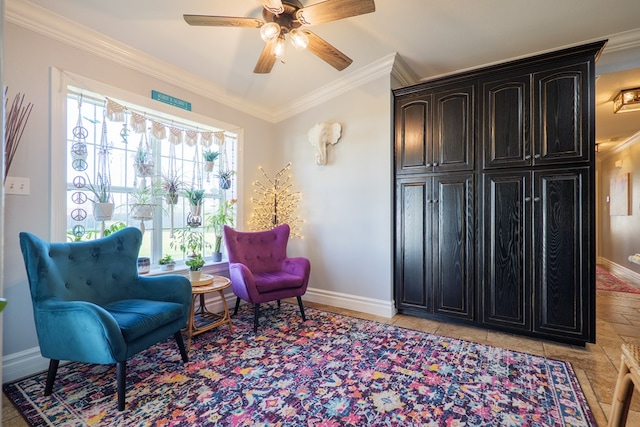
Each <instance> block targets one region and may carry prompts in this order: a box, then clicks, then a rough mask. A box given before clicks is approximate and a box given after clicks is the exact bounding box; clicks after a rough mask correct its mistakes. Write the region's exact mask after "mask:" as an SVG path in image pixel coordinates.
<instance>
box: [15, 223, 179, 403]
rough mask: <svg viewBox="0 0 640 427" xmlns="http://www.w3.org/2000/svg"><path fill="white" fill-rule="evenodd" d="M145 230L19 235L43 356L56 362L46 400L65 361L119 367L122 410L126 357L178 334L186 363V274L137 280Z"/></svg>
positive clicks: (50, 375) (51, 363) (119, 393)
mask: <svg viewBox="0 0 640 427" xmlns="http://www.w3.org/2000/svg"><path fill="white" fill-rule="evenodd" d="M141 243H142V233H141V232H140V230H138V229H137V228H134V227H130V228H125V229H123V230H120V231H118V232H116V233H113V234H111V235H109V236H107V237H104V238H101V239H97V240H93V241H89V242H72V243H49V242H46V241H44V240H42V239H40V238H38V237H36V236H34V235H33V234H30V233H27V232H22V233H20V248H21V249H22V255H23V258H24V265H25V268H26V270H27V278H28V279H29V289H30V290H31V299H32V302H33V317H34V321H35V326H36V332H37V334H38V345H39V346H40V353H41V354H42V356H43V357H46V358H48V359H50V360H49V371H48V373H47V380H46V385H45V392H44V394H45V396H49V395H50V394H51V393H52V392H53V384H54V381H55V377H56V372H57V370H58V364H59V362H60V360H71V361H77V362H85V363H100V364H112V363H115V364H116V366H117V368H116V371H117V375H116V378H117V389H118V393H117V394H118V410H120V411H122V410H124V409H125V390H126V366H127V359H129V358H131V357H132V356H133V355H134V354H136V353H138V352H140V351H142V350H144V349H147V348H149V347H150V346H152V345H155V344H156V343H159V342H161V341H163V340H165V339H167V338H168V337H170V336H171V335H173V337H174V338H175V340H176V343H177V345H178V349H179V350H180V355H181V356H182V360H183V361H184V362H187V361H188V356H187V353H186V351H185V348H184V342H183V340H182V335H181V334H182V332H181V329H182V328H184V327H185V326H186V324H187V321H188V319H189V315H190V308H191V283H190V282H189V280H188V279H187V278H186V277H184V276H178V275H169V274H167V275H158V276H151V277H145V276H138V263H137V258H138V251H139V249H140V244H141Z"/></svg>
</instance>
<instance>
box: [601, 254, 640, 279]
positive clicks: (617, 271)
mask: <svg viewBox="0 0 640 427" xmlns="http://www.w3.org/2000/svg"><path fill="white" fill-rule="evenodd" d="M596 264H599V265H602V266H605V267H607V270H609V271H610V272H611V274H613V275H614V276H615V275H618V276H627V277H629V278H630V279H633V280H636V281H637V282H638V283H640V274H638V273H636V272H635V271H633V270H629V269H628V268H627V267H624V266H622V265H620V264H616V263H615V262H613V261H610V260H608V259H607V258H603V257H598V258H597V259H596Z"/></svg>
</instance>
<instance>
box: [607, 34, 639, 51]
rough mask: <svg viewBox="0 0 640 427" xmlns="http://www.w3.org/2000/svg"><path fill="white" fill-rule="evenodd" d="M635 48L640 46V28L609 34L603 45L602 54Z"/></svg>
mask: <svg viewBox="0 0 640 427" xmlns="http://www.w3.org/2000/svg"><path fill="white" fill-rule="evenodd" d="M637 48H640V28H636V29H634V30H630V31H624V32H622V33H617V34H611V35H610V36H609V41H608V42H607V45H606V46H605V47H604V52H603V55H604V54H607V53H614V52H619V51H622V50H629V49H637Z"/></svg>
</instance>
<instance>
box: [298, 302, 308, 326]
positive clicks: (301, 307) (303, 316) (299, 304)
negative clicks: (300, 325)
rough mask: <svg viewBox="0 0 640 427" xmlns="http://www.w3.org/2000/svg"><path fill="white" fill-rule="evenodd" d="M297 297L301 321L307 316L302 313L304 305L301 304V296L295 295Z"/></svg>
mask: <svg viewBox="0 0 640 427" xmlns="http://www.w3.org/2000/svg"><path fill="white" fill-rule="evenodd" d="M297 298H298V307H300V314H301V315H302V321H303V322H306V321H307V318H306V317H305V315H304V306H303V305H302V297H297Z"/></svg>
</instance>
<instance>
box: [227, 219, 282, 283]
mask: <svg viewBox="0 0 640 427" xmlns="http://www.w3.org/2000/svg"><path fill="white" fill-rule="evenodd" d="M290 232H291V230H290V228H289V225H288V224H282V225H279V226H277V227H275V228H274V229H272V230H267V231H259V232H242V231H236V230H234V229H232V228H230V227H225V230H224V237H225V242H226V245H227V252H228V253H229V262H230V263H240V264H244V265H246V266H247V267H248V268H249V270H251V272H252V273H254V274H255V273H258V274H260V273H268V272H272V271H280V270H282V262H283V261H284V260H285V258H286V257H287V242H288V241H289V233H290Z"/></svg>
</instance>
